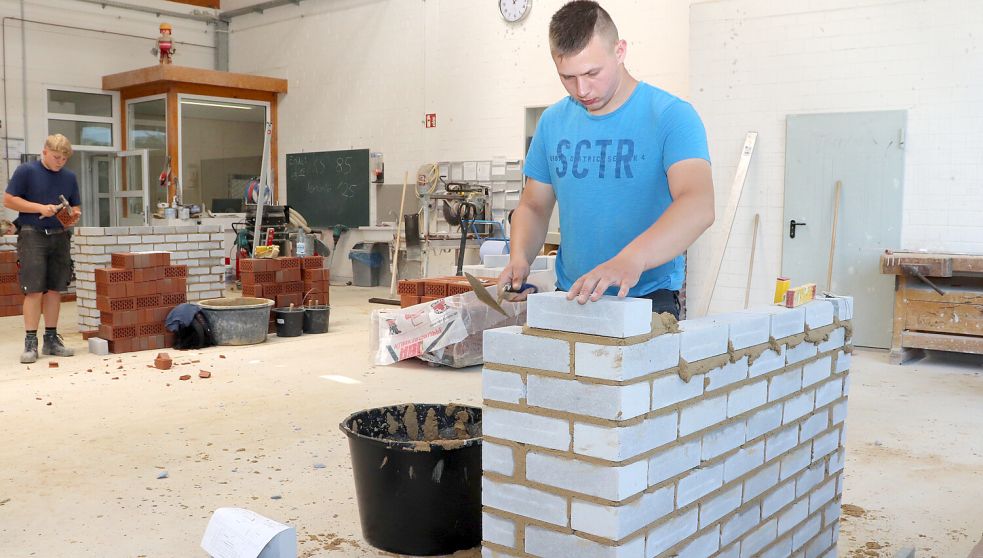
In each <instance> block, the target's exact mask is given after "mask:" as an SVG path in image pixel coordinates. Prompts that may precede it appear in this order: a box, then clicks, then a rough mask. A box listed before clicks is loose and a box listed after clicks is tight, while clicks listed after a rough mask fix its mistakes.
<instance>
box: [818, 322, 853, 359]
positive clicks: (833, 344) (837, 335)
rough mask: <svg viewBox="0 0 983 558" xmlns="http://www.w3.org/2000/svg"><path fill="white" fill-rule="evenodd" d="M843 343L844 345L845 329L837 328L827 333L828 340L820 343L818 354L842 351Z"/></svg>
mask: <svg viewBox="0 0 983 558" xmlns="http://www.w3.org/2000/svg"><path fill="white" fill-rule="evenodd" d="M844 343H846V329H845V328H842V327H838V328H836V329H834V330H833V331H831V332H829V339H827V340H826V341H823V342H822V343H820V344H819V347H818V350H819V352H820V353H825V352H827V351H832V350H834V349H842V348H843V344H844Z"/></svg>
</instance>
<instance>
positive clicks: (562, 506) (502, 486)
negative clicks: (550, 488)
mask: <svg viewBox="0 0 983 558" xmlns="http://www.w3.org/2000/svg"><path fill="white" fill-rule="evenodd" d="M481 503H482V505H484V506H486V507H489V508H493V509H497V510H502V511H505V512H509V513H514V514H516V515H521V516H523V517H529V518H532V519H538V520H540V521H545V522H546V523H552V524H554V525H560V526H563V527H566V526H567V499H566V498H563V497H561V496H557V495H555V494H549V493H547V492H543V491H542V490H536V489H534V488H529V487H527V486H520V485H517V484H511V483H504V482H495V481H493V480H490V479H489V478H488V477H482V479H481Z"/></svg>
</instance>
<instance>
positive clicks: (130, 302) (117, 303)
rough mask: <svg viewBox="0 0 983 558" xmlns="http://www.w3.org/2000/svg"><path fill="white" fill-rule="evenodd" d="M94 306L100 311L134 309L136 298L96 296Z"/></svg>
mask: <svg viewBox="0 0 983 558" xmlns="http://www.w3.org/2000/svg"><path fill="white" fill-rule="evenodd" d="M96 308H97V309H98V310H100V311H102V312H119V311H120V310H134V309H136V299H134V298H133V297H126V298H109V297H106V296H98V295H97V296H96Z"/></svg>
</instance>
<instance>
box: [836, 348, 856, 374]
mask: <svg viewBox="0 0 983 558" xmlns="http://www.w3.org/2000/svg"><path fill="white" fill-rule="evenodd" d="M852 358H853V355H852V354H850V353H845V352H843V351H840V352H838V353H836V373H837V374H839V373H841V372H846V371H847V370H849V369H850V361H851V360H852Z"/></svg>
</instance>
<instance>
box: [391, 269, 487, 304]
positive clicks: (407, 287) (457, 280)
mask: <svg viewBox="0 0 983 558" xmlns="http://www.w3.org/2000/svg"><path fill="white" fill-rule="evenodd" d="M477 279H478V280H479V281H481V283H482V284H483V285H484V286H486V287H489V286H491V285H494V284H495V281H496V280H497V279H496V278H494V277H477ZM471 290H472V289H471V284H470V283H468V280H467V278H465V277H457V276H453V275H452V276H449V277H428V278H426V279H403V280H401V281H400V282H399V284H398V285H397V287H396V292H397V293H399V305H400V307H402V308H406V307H407V306H413V305H415V304H421V303H424V302H430V301H433V300H437V299H438V298H444V297H446V296H454V295H459V294H464V293H469V292H471Z"/></svg>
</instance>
